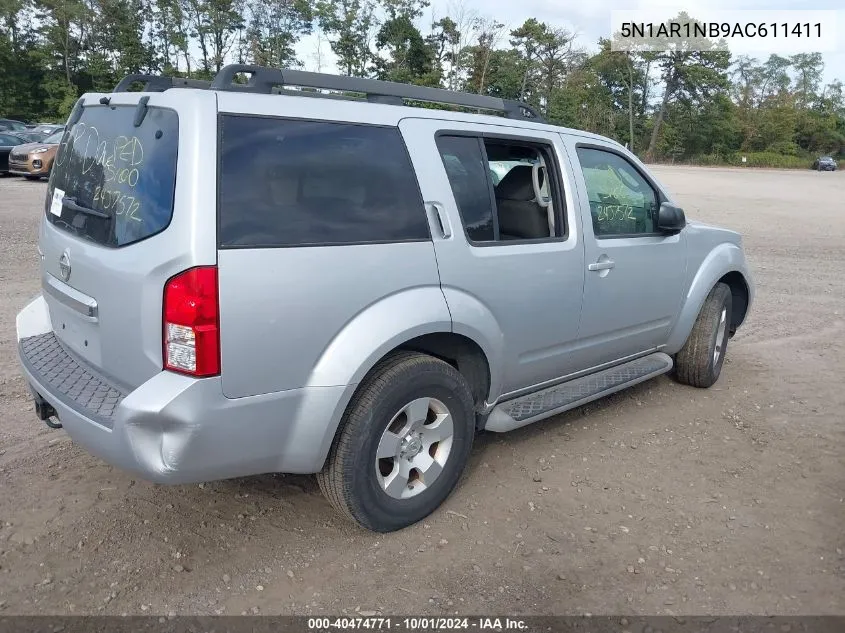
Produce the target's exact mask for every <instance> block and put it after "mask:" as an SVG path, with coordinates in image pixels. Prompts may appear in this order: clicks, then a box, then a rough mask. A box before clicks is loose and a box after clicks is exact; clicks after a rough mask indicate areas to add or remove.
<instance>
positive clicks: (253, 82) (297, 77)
mask: <svg viewBox="0 0 845 633" xmlns="http://www.w3.org/2000/svg"><path fill="white" fill-rule="evenodd" d="M241 74H245V75H248V76H249V78H248V79H247V82H246V83H235V79H236V78H237V77H238V75H241ZM282 86H298V87H300V88H317V89H323V90H337V91H340V92H353V93H361V94H363V95H365V96H366V99H367V100H368V101H370V102H372V103H387V104H391V105H402V104H404V100H405V99H410V100H413V101H424V102H429V103H440V104H446V105H455V106H462V107H466V108H477V109H479V110H491V111H494V112H501V113H502V114H504V115H505V116H506V117H508V118H511V119H532V120H535V121H538V122H542V120H543V119H542V117H541V116H540V114H539V113H538V112H537V111H536V110H535V109H534V108H533V107H531V106H530V105H528V104H526V103H522V102H519V101H512V100H509V99H500V98H499V97H488V96H485V95H476V94H470V93H466V92H453V91H450V90H443V89H442V88H429V87H427V86H414V85H410V84H400V83H395V82H391V81H378V80H376V79H366V78H362V77H346V76H340V75H328V74H324V73H312V72H307V71H302V70H288V69H285V70H281V69H278V68H266V67H264V66H253V65H249V64H230V65H228V66H224V67H223V68H221V69H220V72H218V73H217V75H216V76H215V77H214V81H212V82H211V89H212V90H226V91H234V92H253V93H261V94H272V93H273V92H274V89H276V90H278V88H279V87H282ZM290 92H291V91H284V94H290Z"/></svg>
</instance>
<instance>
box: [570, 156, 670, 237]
mask: <svg viewBox="0 0 845 633" xmlns="http://www.w3.org/2000/svg"><path fill="white" fill-rule="evenodd" d="M578 160H579V162H580V163H581V169H582V170H583V172H584V181H585V182H586V185H587V195H588V197H589V201H590V215H591V216H592V220H593V232H594V233H595V235H596V237H618V236H629V235H650V234H653V233H655V232H656V231H657V212H658V208H659V206H660V205H659V203H658V197H657V193H656V192H655V191H654V188H653V187H652V186H651V184H650V183H649V182H648V181H647V180H646V179H645V178H643V176H642V175H641V174H640V172H639V171H637V169H636V168H635V167H634V166H633V165H632V164H631V163H630V162H628V161H627V160H626V159H625V158H623V157H622V156H620V155H619V154H616V153H614V152H608V151H605V150H600V149H595V148H591V147H579V148H578Z"/></svg>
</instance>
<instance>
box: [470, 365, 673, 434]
mask: <svg viewBox="0 0 845 633" xmlns="http://www.w3.org/2000/svg"><path fill="white" fill-rule="evenodd" d="M671 369H672V359H671V358H670V357H669V356H668V355H666V354H664V353H663V352H657V353H655V354H649V355H648V356H643V357H642V358H637V359H636V360H632V361H629V362H627V363H624V364H622V365H617V366H616V367H611V368H610V369H605V370H604V371H600V372H596V373H595V374H588V375H587V376H582V377H581V378H576V379H575V380H570V381H568V382H564V383H562V384H559V385H554V386H553V387H548V388H547V389H543V390H542V391H535V392H534V393H529V394H526V395H524V396H520V397H519V398H515V399H513V400H507V401H505V402H501V403H499V404H498V405H496V407H495V408H494V409H493V411H491V412H490V416H489V417H488V418H487V423H486V424H485V425H484V429H485V430H487V431H495V432H497V433H503V432H505V431H511V430H513V429H518V428H519V427H521V426H525V425H527V424H531V423H532V422H536V421H538V420H542V419H544V418H548V417H551V416H553V415H557V414H558V413H563V412H564V411H568V410H569V409H574V408H575V407H579V406H581V405H582V404H586V403H588V402H592V401H593V400H598V399H599V398H602V397H604V396H607V395H610V394H612V393H616V392H617V391H621V390H622V389H625V388H626V387H630V386H631V385H636V384H637V383H640V382H643V381H645V380H648V379H650V378H654V377H655V376H659V375H660V374H665V373H667V372H668V371H670V370H671Z"/></svg>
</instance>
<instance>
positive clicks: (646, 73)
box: [0, 0, 845, 168]
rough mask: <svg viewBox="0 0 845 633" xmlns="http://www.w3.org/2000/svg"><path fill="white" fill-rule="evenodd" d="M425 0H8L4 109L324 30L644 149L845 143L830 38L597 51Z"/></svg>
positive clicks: (31, 116)
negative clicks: (769, 48)
mask: <svg viewBox="0 0 845 633" xmlns="http://www.w3.org/2000/svg"><path fill="white" fill-rule="evenodd" d="M493 6H494V5H493V4H492V3H490V4H489V8H490V9H491V10H492V8H493ZM429 7H430V0H316V1H314V0H0V69H2V72H0V116H15V117H16V118H24V119H28V120H33V121H61V120H63V119H65V118H66V117H67V115H68V113H69V111H70V109H71V107H72V106H73V104H74V103H75V101H76V99H77V98H78V97H79V95H80V94H82V93H83V92H86V91H109V90H111V89H112V88H113V87H114V85H115V84H116V83H117V82H118V81H119V80H120V78H121V77H123V76H124V75H126V74H129V73H139V72H140V73H161V74H165V75H170V76H187V77H194V78H211V77H213V76H214V74H215V73H216V71H217V70H218V69H219V68H220V67H221V66H222V65H223V64H225V63H231V62H240V63H254V64H260V65H266V66H274V67H291V66H293V67H297V66H303V65H305V62H306V61H307V60H303V59H297V55H296V50H297V48H296V47H297V44H298V42H299V41H300V39H301V38H302V37H303V36H304V35H306V34H309V33H312V32H314V30H318V31H319V34H320V36H321V38H322V41H323V42H327V43H328V45H329V46H330V47H331V50H332V52H333V53H334V56H335V58H336V60H337V65H338V68H339V72H340V73H342V74H347V75H355V76H369V77H376V78H379V79H385V80H389V81H396V82H406V83H414V84H418V85H425V86H437V87H444V88H449V89H452V90H465V91H468V92H473V93H479V94H486V95H492V96H497V97H501V98H503V99H520V100H523V101H526V102H527V103H529V104H531V105H532V106H533V107H535V108H536V109H538V110H539V111H540V112H542V113H543V114H544V115H545V117H546V119H547V120H548V121H549V122H551V123H555V124H558V125H563V126H567V127H571V128H576V129H581V130H588V131H590V132H596V133H598V134H602V135H605V136H608V137H611V138H613V139H616V140H618V141H620V142H621V143H626V144H628V145H629V147H631V148H632V149H633V150H634V151H636V152H637V153H638V154H639V155H641V156H643V157H644V158H645V159H647V160H653V161H675V162H688V163H698V164H714V165H715V164H729V165H742V164H743V163H742V162H741V157H742V156H743V155H744V156H746V158H747V161H748V162H746V163H745V165H748V166H766V167H796V168H807V167H809V165H811V164H812V160H813V159H814V158H815V157H816V156H817V155H820V154H833V155H842V154H843V153H845V94H843V93H844V92H845V90H844V89H843V85H842V83H841V82H839V81H834V82H832V83H830V84H828V85H826V86H825V85H822V81H821V77H822V76H823V70H824V66H823V60H822V57H821V55H819V54H801V55H793V56H791V57H782V56H779V55H771V56H769V58H768V59H766V60H763V61H758V60H756V59H753V58H750V57H746V56H740V57H737V58H735V59H733V60H732V59H731V55H730V53H729V52H728V51H727V50H723V49H722V48H720V47H719V46H717V45H714V43H712V42H706V41H702V42H697V44H698V45H699V46H696V47H693V48H696V49H697V50H692V49H691V47H690V46H688V45H683V44H679V45H676V46H675V47H674V48H672V49H671V50H668V51H663V52H650V51H648V50H645V49H643V48H640V49H635V50H631V51H614V50H612V47H611V40H609V39H601V40H599V42H598V46H597V47H596V48H597V50H595V51H594V52H593V53H591V54H587V53H586V52H585V48H584V46H582V44H581V43H579V41H578V40H577V38H576V37H575V35H574V34H573V33H572V32H570V31H568V30H566V29H564V28H562V27H561V26H560V25H556V24H553V23H548V22H543V21H540V20H538V19H536V18H529V19H527V20H525V21H524V22H523V23H522V24H518V25H516V26H514V25H511V26H509V27H506V26H505V24H504V23H503V22H502V21H501V20H499V19H497V18H496V16H495V15H486V16H480V15H478V14H475V13H473V12H471V11H468V10H466V9H465V8H462V7H461V6H460V3H452V4H450V5H449V7H450V10H449V12H448V14H447V15H436V16H435V15H432V14H430V13H429ZM429 16H431V17H430V20H428V21H426V20H427V18H428V17H429ZM675 19H676V20H681V21H683V20H692V18H690V17H689V16H687V15H686V14H684V13H681V14H679V15H678V16H677V17H676V18H675ZM614 37H618V34H617V35H615V36H614ZM319 63H320V64H323V61H322V58H321V61H320V62H319ZM419 105H423V104H419ZM424 107H438V106H434V105H431V104H424ZM452 109H456V108H452ZM459 110H463V109H459Z"/></svg>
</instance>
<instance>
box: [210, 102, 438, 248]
mask: <svg viewBox="0 0 845 633" xmlns="http://www.w3.org/2000/svg"><path fill="white" fill-rule="evenodd" d="M220 119H221V121H220V127H221V138H220V150H219V151H220V175H219V186H220V196H219V200H220V202H219V216H220V220H219V221H220V230H219V239H220V245H221V247H246V248H249V247H274V246H275V247H281V246H306V245H312V246H313V245H339V244H356V243H372V242H401V241H416V240H427V239H430V234H429V230H428V222H427V220H426V216H425V210H424V207H423V201H422V195H421V194H420V189H419V186H418V184H417V180H416V175H415V174H414V170H413V167H412V166H411V162H410V159H409V157H408V153H407V151H406V149H405V145H404V143H403V141H402V137H401V135H400V133H399V130H398V129H396V128H389V127H377V126H369V125H356V124H348V123H327V122H322V121H297V120H289V119H277V118H270V117H254V116H241V115H222V116H221V117H220Z"/></svg>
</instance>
